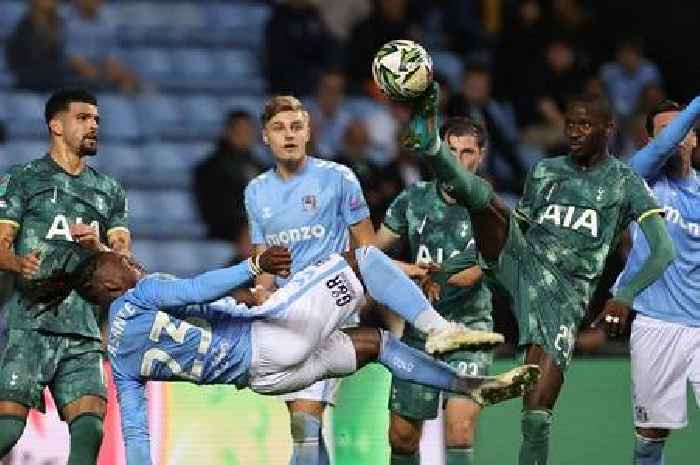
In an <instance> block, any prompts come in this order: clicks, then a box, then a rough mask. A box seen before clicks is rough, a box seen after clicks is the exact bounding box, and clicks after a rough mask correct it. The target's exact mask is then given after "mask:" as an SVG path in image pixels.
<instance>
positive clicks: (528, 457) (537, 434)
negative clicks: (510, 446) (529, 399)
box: [518, 410, 552, 465]
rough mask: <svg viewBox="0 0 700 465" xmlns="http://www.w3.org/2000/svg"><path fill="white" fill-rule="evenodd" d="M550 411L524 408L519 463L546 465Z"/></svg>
mask: <svg viewBox="0 0 700 465" xmlns="http://www.w3.org/2000/svg"><path fill="white" fill-rule="evenodd" d="M551 424H552V412H551V411H549V410H526V411H525V413H524V414H523V420H522V431H523V443H522V444H521V445H520V457H519V460H518V464H519V465H546V464H547V455H548V454H549V429H550V426H551Z"/></svg>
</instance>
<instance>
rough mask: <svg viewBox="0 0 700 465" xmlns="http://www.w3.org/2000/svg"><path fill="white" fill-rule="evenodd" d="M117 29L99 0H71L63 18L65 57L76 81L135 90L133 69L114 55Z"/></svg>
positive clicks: (91, 85) (135, 83) (90, 84)
mask: <svg viewBox="0 0 700 465" xmlns="http://www.w3.org/2000/svg"><path fill="white" fill-rule="evenodd" d="M116 46H117V31H116V28H115V26H114V24H113V23H112V22H111V21H110V20H109V18H107V16H106V15H105V13H104V11H102V0H73V4H72V5H71V8H70V10H69V14H68V15H67V18H66V56H67V58H68V65H69V66H70V69H71V71H72V74H73V76H74V78H77V81H78V82H77V83H79V84H81V85H87V86H89V87H92V88H101V87H107V88H118V89H120V90H122V91H125V92H136V91H138V90H139V88H140V87H141V83H140V80H139V78H138V76H137V75H136V74H135V73H134V71H133V70H131V69H129V68H128V67H127V66H126V65H124V64H123V63H122V62H121V61H120V60H119V58H117V49H116Z"/></svg>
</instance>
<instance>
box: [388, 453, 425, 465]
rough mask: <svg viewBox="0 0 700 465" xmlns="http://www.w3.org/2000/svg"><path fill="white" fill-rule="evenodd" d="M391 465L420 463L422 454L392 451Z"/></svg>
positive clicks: (414, 464)
mask: <svg viewBox="0 0 700 465" xmlns="http://www.w3.org/2000/svg"><path fill="white" fill-rule="evenodd" d="M389 463H390V465H420V455H418V453H415V454H410V455H406V454H397V453H396V452H392V453H391V461H390V462H389Z"/></svg>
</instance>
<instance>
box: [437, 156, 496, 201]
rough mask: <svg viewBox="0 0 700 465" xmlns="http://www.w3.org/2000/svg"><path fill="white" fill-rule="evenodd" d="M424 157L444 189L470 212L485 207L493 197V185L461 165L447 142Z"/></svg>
mask: <svg viewBox="0 0 700 465" xmlns="http://www.w3.org/2000/svg"><path fill="white" fill-rule="evenodd" d="M426 159H427V160H428V162H429V163H430V166H432V167H433V169H434V170H435V175H436V176H437V178H438V179H439V180H440V182H441V183H442V186H443V188H444V189H445V191H446V192H447V193H448V194H449V195H450V196H452V197H454V198H455V200H457V203H459V204H460V205H462V206H463V207H466V208H467V209H468V210H469V211H472V212H473V211H479V210H483V209H484V208H486V206H487V205H488V204H489V202H490V201H491V198H492V197H493V187H491V184H489V182H488V181H487V180H485V179H484V178H482V177H480V176H477V175H476V174H474V173H471V172H470V171H469V170H467V169H465V168H464V167H462V165H460V164H459V162H458V161H457V159H456V158H455V157H454V155H452V152H450V148H449V147H448V146H447V144H442V147H441V148H440V150H439V151H438V152H437V154H436V155H434V156H428V157H426Z"/></svg>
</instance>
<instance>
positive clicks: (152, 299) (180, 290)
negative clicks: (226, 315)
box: [133, 260, 253, 308]
mask: <svg viewBox="0 0 700 465" xmlns="http://www.w3.org/2000/svg"><path fill="white" fill-rule="evenodd" d="M252 278H253V274H252V273H251V272H250V268H249V266H248V261H247V260H246V261H243V262H241V263H239V264H237V265H234V266H231V267H228V268H222V269H220V270H214V271H208V272H206V273H202V274H200V275H198V276H195V277H194V278H192V279H164V278H163V277H162V276H158V275H151V276H148V277H146V278H144V279H142V280H141V281H140V282H139V283H138V284H137V285H136V288H135V289H134V294H133V296H134V298H136V299H138V300H139V301H140V302H142V303H144V304H146V305H148V306H150V307H153V308H163V307H177V306H184V305H189V304H200V303H206V302H211V301H212V300H215V299H218V298H220V297H222V296H224V295H225V294H227V293H228V292H229V291H230V290H231V289H233V288H235V287H238V286H240V285H242V284H243V283H245V282H247V281H248V280H250V279H252Z"/></svg>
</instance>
